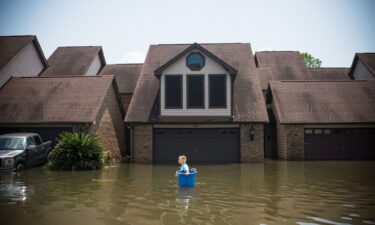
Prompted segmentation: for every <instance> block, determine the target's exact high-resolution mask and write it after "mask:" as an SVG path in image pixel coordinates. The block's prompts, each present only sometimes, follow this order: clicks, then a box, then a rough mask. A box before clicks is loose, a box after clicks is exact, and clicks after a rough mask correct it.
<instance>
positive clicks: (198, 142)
mask: <svg viewBox="0 0 375 225" xmlns="http://www.w3.org/2000/svg"><path fill="white" fill-rule="evenodd" d="M239 141H240V132H239V129H238V128H223V129H218V128H214V129H213V128H207V129H206V128H205V129H203V128H197V129H154V162H155V163H176V162H177V157H178V156H179V155H186V156H187V157H188V162H189V163H238V162H239V161H240V143H239Z"/></svg>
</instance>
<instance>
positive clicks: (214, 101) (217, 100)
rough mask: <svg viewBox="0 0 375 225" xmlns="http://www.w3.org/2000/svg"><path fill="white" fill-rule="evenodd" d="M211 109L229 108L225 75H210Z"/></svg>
mask: <svg viewBox="0 0 375 225" xmlns="http://www.w3.org/2000/svg"><path fill="white" fill-rule="evenodd" d="M209 101H210V108H226V107H227V82H226V76H225V75H209Z"/></svg>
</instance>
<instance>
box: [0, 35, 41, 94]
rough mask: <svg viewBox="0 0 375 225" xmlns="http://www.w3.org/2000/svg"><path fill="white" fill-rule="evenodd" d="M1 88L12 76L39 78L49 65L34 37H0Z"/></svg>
mask: <svg viewBox="0 0 375 225" xmlns="http://www.w3.org/2000/svg"><path fill="white" fill-rule="evenodd" d="M0 49H1V50H0V88H1V87H2V86H3V85H4V84H5V83H6V82H7V81H8V80H9V79H10V78H11V77H12V76H38V75H39V74H40V73H41V72H42V71H43V70H44V69H45V68H46V67H47V66H48V63H47V61H46V59H45V57H44V54H43V51H42V49H41V48H40V45H39V42H38V39H37V38H36V36H34V35H25V36H0Z"/></svg>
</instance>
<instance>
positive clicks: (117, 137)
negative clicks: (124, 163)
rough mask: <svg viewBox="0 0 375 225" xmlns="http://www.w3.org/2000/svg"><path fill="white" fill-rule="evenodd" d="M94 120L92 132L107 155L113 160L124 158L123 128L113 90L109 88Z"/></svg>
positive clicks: (121, 117)
mask: <svg viewBox="0 0 375 225" xmlns="http://www.w3.org/2000/svg"><path fill="white" fill-rule="evenodd" d="M98 115H99V116H98V118H97V119H96V124H95V127H94V132H95V134H97V135H98V136H99V138H100V139H101V141H102V143H103V145H104V148H105V149H106V152H107V154H109V155H110V156H111V157H113V158H114V159H119V158H121V157H124V156H125V127H124V122H123V116H122V114H121V111H120V105H119V103H118V100H117V97H116V94H115V91H114V89H113V88H112V86H111V88H109V90H108V93H107V95H106V97H105V100H104V104H103V106H102V108H101V109H100V113H99V114H98Z"/></svg>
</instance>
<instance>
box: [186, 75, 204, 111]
mask: <svg viewBox="0 0 375 225" xmlns="http://www.w3.org/2000/svg"><path fill="white" fill-rule="evenodd" d="M187 85H188V87H187V89H188V99H187V102H188V107H189V108H204V77H203V76H202V75H198V76H197V75H190V76H187Z"/></svg>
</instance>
